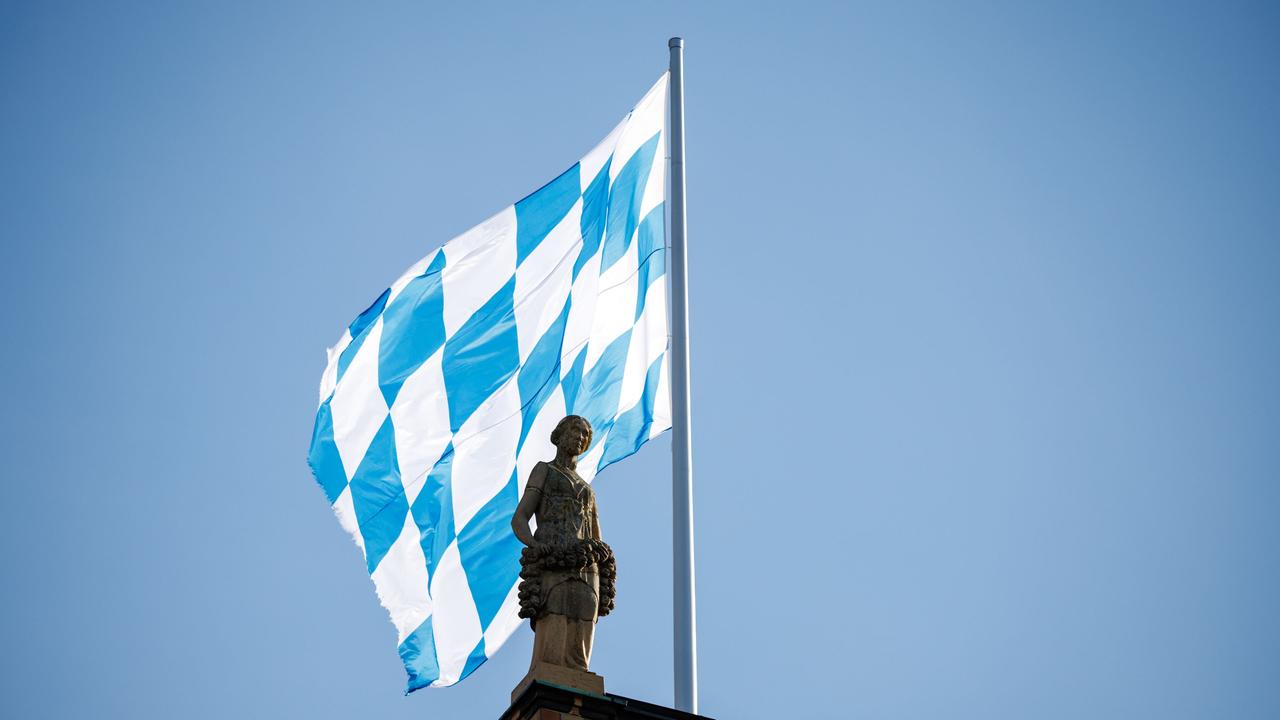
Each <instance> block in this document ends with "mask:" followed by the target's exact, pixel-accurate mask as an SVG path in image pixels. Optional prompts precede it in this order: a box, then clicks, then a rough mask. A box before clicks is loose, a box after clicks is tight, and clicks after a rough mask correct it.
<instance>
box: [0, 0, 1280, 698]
mask: <svg viewBox="0 0 1280 720" xmlns="http://www.w3.org/2000/svg"><path fill="white" fill-rule="evenodd" d="M671 35H683V36H684V37H685V38H686V40H687V73H688V75H687V106H688V188H689V255H690V259H689V263H690V273H691V288H690V295H691V327H692V333H693V347H692V351H693V395H694V409H695V419H694V435H695V462H696V474H697V481H696V482H697V490H696V503H697V508H696V509H697V521H698V528H697V532H698V535H697V541H698V563H699V575H698V582H699V586H698V589H699V600H700V610H701V614H700V617H699V622H700V625H699V627H700V638H699V639H700V660H701V662H700V670H701V679H702V682H701V695H702V710H703V711H704V712H705V713H706V714H708V715H711V716H715V717H720V718H766V717H775V716H778V715H786V716H795V717H867V718H903V719H906V718H921V719H924V718H937V717H951V718H983V719H989V718H1024V717H1038V718H1079V717H1093V718H1134V717H1163V718H1221V717H1232V718H1263V717H1274V716H1276V715H1277V714H1280V685H1278V684H1277V683H1276V682H1275V679H1276V677H1278V676H1280V616H1278V615H1277V613H1276V612H1275V609H1276V608H1277V607H1280V582H1278V581H1277V575H1276V567H1277V566H1278V561H1280V557H1277V556H1278V555H1280V525H1277V523H1276V520H1275V518H1276V516H1277V511H1280V482H1278V481H1280V444H1278V443H1277V427H1280V376H1278V375H1277V372H1276V368H1277V367H1280V317H1278V316H1280V312H1278V310H1280V203H1278V202H1277V201H1276V198H1277V195H1276V189H1277V187H1280V134H1278V133H1277V132H1276V128H1277V127H1280V82H1277V74H1278V71H1280V14H1278V13H1277V12H1276V10H1275V9H1274V7H1272V6H1269V5H1268V4H1265V3H1237V2H1226V3H1200V4H1194V3H1123V4H1119V3H1097V4H1088V3H1061V4H1048V3H1038V4H1035V6H1034V7H1029V6H1027V5H1025V4H1015V3H1008V4H1005V3H972V4H964V5H963V6H962V5H961V4H956V3H938V4H916V3H884V4H879V5H861V4H859V5H853V4H845V3H832V4H821V3H814V4H796V5H790V6H784V5H782V4H744V3H710V2H708V3H649V4H643V5H640V4H625V5H624V4H612V3H609V4H605V3H587V2H578V3H558V2H557V3H538V4H514V3H512V4H498V3H494V4H489V3H467V4H456V5H453V6H444V5H429V4H423V3H384V4H379V5H377V6H366V7H361V6H357V5H353V4H342V3H331V4H323V3H322V4H311V3H306V4H304V3H297V4H289V3H277V4H271V5H270V7H267V4H266V3H239V4H237V3H229V2H219V3H213V2H210V3H195V4H189V3H162V4H152V5H151V6H145V5H141V4H137V5H134V4H126V3H83V4H67V3H58V2H48V3H39V4H30V5H25V6H22V5H18V4H14V3H6V4H4V5H3V7H0V218H3V223H0V232H2V233H3V241H4V242H3V248H4V253H5V267H6V270H7V272H6V273H5V279H4V283H3V286H2V287H0V293H2V297H3V301H4V307H5V308H6V310H7V313H6V317H7V320H8V323H9V331H8V333H7V334H6V336H7V340H8V342H7V352H5V353H4V354H3V357H2V359H0V363H2V369H3V377H5V378H8V380H9V384H8V387H7V389H6V402H5V403H4V404H3V410H0V423H2V425H0V427H2V429H3V432H4V435H5V438H6V441H5V444H4V446H5V455H6V459H7V473H6V475H7V483H6V492H5V497H6V499H7V500H8V504H7V510H8V511H7V512H6V513H5V518H6V520H5V522H3V523H0V540H3V542H4V546H5V547H6V548H8V552H7V553H5V554H4V555H3V559H0V563H2V564H3V565H2V567H3V571H4V577H5V582H4V589H3V594H2V595H0V598H2V603H3V606H2V607H0V610H2V611H3V612H0V632H2V634H0V638H3V647H4V651H3V653H2V654H0V663H2V665H0V689H2V690H3V692H0V709H3V714H4V715H6V716H8V717H24V718H26V717H31V718H40V717H70V716H87V717H128V718H148V717H172V716H174V715H179V714H180V715H182V716H184V717H190V718H221V717H230V716H238V717H264V718H265V717H310V718H330V717H332V718H349V717H354V716H360V717H378V718H397V717H405V718H408V717H415V718H422V717H430V718H473V717H474V718H492V717H496V716H497V715H498V714H499V713H500V712H501V711H502V710H503V709H504V708H505V706H506V698H507V694H508V692H509V691H510V689H511V688H512V687H513V686H514V685H515V683H516V682H517V681H518V680H519V679H520V677H521V676H522V675H523V671H524V667H525V665H526V663H527V661H528V653H529V648H530V644H531V643H530V635H529V633H528V632H527V631H521V632H520V633H518V634H517V635H516V637H515V638H514V639H513V640H512V641H511V642H510V643H509V644H508V645H507V647H506V648H505V649H504V651H503V652H502V653H501V654H500V655H499V656H498V657H497V658H495V659H494V660H492V661H490V662H489V663H488V664H486V665H485V666H484V667H482V668H481V669H480V670H478V671H477V672H476V673H475V674H474V675H473V676H472V677H471V678H469V679H468V680H466V681H464V682H463V683H462V684H460V685H459V686H457V687H455V688H451V689H447V690H431V691H423V692H420V693H417V694H415V695H413V696H411V697H408V698H405V697H402V696H401V689H402V687H403V684H404V676H403V671H402V669H401V667H400V662H399V658H398V657H397V655H396V652H395V632H394V629H393V628H392V627H391V625H390V623H389V622H388V621H387V618H386V615H385V613H384V611H383V610H382V609H381V608H380V607H379V606H378V603H377V599H376V598H375V596H374V593H373V591H372V585H371V584H370V582H369V580H368V577H367V575H366V572H365V569H364V565H363V563H362V562H361V559H360V556H359V551H358V550H357V549H356V548H355V546H354V545H353V544H352V543H351V541H350V539H349V538H347V537H346V535H345V534H344V533H343V532H342V530H341V529H340V528H339V526H338V524H337V522H336V521H335V520H334V518H333V516H332V513H331V512H330V510H329V508H328V507H327V503H326V502H325V500H324V496H323V493H322V492H321V491H320V490H319V488H318V487H316V486H315V484H314V483H313V481H312V480H311V478H310V474H309V472H308V469H307V467H306V463H305V455H306V448H307V444H308V440H309V435H310V431H311V422H312V417H313V413H314V410H315V403H316V387H317V384H318V381H319V376H320V372H321V370H322V369H323V365H324V348H325V347H326V346H328V345H330V344H332V343H333V342H334V341H335V340H336V339H337V337H338V336H339V334H340V333H341V330H342V328H343V327H344V326H345V325H346V323H347V322H349V321H350V320H351V318H352V317H353V316H354V315H355V314H356V313H358V312H359V311H360V310H361V309H363V308H364V307H365V306H366V305H368V303H369V302H370V301H371V300H373V299H374V298H375V297H376V296H377V295H378V293H379V292H381V290H382V289H383V288H384V287H385V286H386V284H387V283H388V282H389V281H391V280H392V279H394V278H395V277H396V276H397V275H398V274H399V273H400V271H402V270H403V269H404V268H405V267H406V266H408V265H409V264H410V263H411V262H412V261H414V260H416V259H417V258H419V257H421V256H423V255H425V254H426V253H427V252H428V251H430V250H431V249H433V248H435V247H437V246H438V245H439V244H441V243H443V242H444V241H445V240H447V239H449V238H450V237H452V236H454V235H456V234H457V233H459V232H460V231H462V230H464V229H466V228H468V227H470V226H471V225H473V224H475V223H476V222H478V221H479V220H481V219H483V218H485V217H487V216H488V215H490V214H491V213H493V212H494V211H496V210H497V209H499V208H501V207H503V206H505V205H507V204H510V203H511V202H513V201H515V200H516V199H518V198H520V197H522V196H523V195H525V194H527V193H528V192H529V191H531V190H533V189H535V188H537V187H538V186H539V185H541V184H542V183H543V182H545V181H546V180H548V179H550V178H552V177H554V176H555V175H556V174H558V173H559V172H560V171H562V170H563V169H564V168H565V167H567V166H568V165H570V164H572V163H573V162H574V161H575V160H576V159H577V158H578V157H580V155H581V154H582V153H583V152H584V151H585V150H587V149H589V148H590V147H592V146H593V145H594V144H595V143H596V142H597V141H598V140H599V139H600V138H601V137H603V135H604V134H605V133H606V132H607V131H608V130H609V129H610V128H612V127H613V125H614V124H615V123H616V122H617V121H618V119H619V118H620V117H621V116H622V115H623V114H624V113H625V112H626V111H627V109H628V108H630V107H631V104H632V103H633V102H634V101H635V100H636V99H638V98H639V97H640V95H641V94H642V93H643V92H644V91H645V90H646V89H647V88H648V87H649V86H650V85H651V84H652V82H653V81H654V80H655V79H656V78H657V76H658V75H659V74H660V73H661V72H662V71H663V70H664V69H665V67H666V61H667V53H666V39H667V38H668V37H669V36H671ZM669 450H670V445H669V441H668V439H667V438H662V439H660V440H658V441H655V442H653V443H651V444H650V445H648V446H646V448H645V449H644V450H642V451H641V452H640V453H639V454H637V455H636V456H635V457H633V458H631V459H630V460H628V461H626V462H624V463H621V464H619V465H616V466H614V467H612V468H610V469H608V470H607V471H606V472H604V473H602V474H601V476H600V477H599V478H598V480H597V483H596V486H597V491H598V493H599V498H600V505H601V513H602V524H603V527H604V530H605V534H606V537H607V539H608V540H609V541H610V542H611V544H613V546H614V548H615V550H616V551H617V554H618V558H619V566H620V568H619V573H620V589H619V593H620V594H619V604H618V609H617V611H615V613H614V614H613V615H611V616H609V617H608V618H606V619H604V620H603V621H602V622H601V624H600V627H599V630H598V633H597V640H598V642H597V652H596V655H595V657H594V659H593V668H594V669H595V670H597V671H598V672H600V673H602V674H603V675H604V676H605V678H606V683H607V686H608V688H609V689H610V690H611V691H613V692H617V693H620V694H624V695H629V696H633V697H638V698H643V699H647V700H651V701H657V702H669V701H670V697H671V668H670V650H671V646H670V630H669V629H670V621H671V613H670V510H669V504H670V500H669V498H670V488H669V482H670V479H669Z"/></svg>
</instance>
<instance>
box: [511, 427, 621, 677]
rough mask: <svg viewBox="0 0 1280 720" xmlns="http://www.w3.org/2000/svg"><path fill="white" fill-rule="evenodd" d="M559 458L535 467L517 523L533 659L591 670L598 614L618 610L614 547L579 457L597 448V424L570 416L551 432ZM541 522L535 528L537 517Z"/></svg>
mask: <svg viewBox="0 0 1280 720" xmlns="http://www.w3.org/2000/svg"><path fill="white" fill-rule="evenodd" d="M551 443H552V444H553V445H555V446H556V457H555V459H554V460H552V461H551V462H540V463H538V464H537V465H536V466H534V468H533V471H532V472H530V473H529V482H528V484H527V485H525V489H524V496H523V497H522V498H520V504H519V505H517V506H516V511H515V514H514V515H513V516H512V518H511V527H512V529H514V530H515V533H516V537H517V538H519V539H520V542H522V543H524V544H525V545H526V546H527V547H526V548H525V549H524V551H523V553H522V554H521V558H520V565H521V570H520V578H521V580H520V590H519V593H520V617H525V618H529V624H530V625H531V626H532V627H533V632H534V640H533V663H532V665H534V666H536V665H537V664H538V663H548V664H551V665H556V666H559V667H563V668H570V669H573V670H579V671H583V672H586V671H587V663H588V662H590V660H591V641H592V638H593V636H594V634H595V623H596V619H597V618H599V617H600V616H602V615H607V614H608V613H609V611H610V610H612V609H613V597H614V580H615V578H616V577H617V572H616V568H615V565H614V560H613V551H612V550H610V549H609V546H608V545H606V544H605V543H604V542H603V541H602V540H601V539H600V515H599V513H598V512H597V511H596V496H595V493H594V492H593V491H592V490H591V486H590V485H588V484H587V483H586V481H584V480H583V479H582V478H581V477H578V473H577V472H576V468H577V463H576V462H575V459H576V458H577V457H578V456H579V455H581V454H582V453H584V452H586V451H587V448H588V447H590V446H591V424H590V423H589V422H587V421H586V419H585V418H581V417H579V416H577V415H570V416H568V417H566V418H565V419H563V420H561V421H560V422H559V424H557V425H556V428H555V430H553V431H552V432H551ZM530 518H534V519H536V520H537V523H538V530H537V532H532V533H531V532H529V519H530Z"/></svg>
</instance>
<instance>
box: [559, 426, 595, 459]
mask: <svg viewBox="0 0 1280 720" xmlns="http://www.w3.org/2000/svg"><path fill="white" fill-rule="evenodd" d="M589 442H591V430H590V429H589V428H587V427H586V424H585V423H580V422H571V423H569V424H568V425H567V426H566V427H565V428H564V429H563V430H562V431H561V432H560V443H559V448H560V449H561V450H563V451H564V452H565V453H567V454H569V455H573V456H575V457H576V456H578V455H581V454H582V453H584V452H586V451H587V443H589Z"/></svg>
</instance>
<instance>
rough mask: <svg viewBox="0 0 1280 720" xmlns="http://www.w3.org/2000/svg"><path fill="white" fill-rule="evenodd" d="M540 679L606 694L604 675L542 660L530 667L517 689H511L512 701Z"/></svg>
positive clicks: (549, 682)
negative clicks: (542, 661)
mask: <svg viewBox="0 0 1280 720" xmlns="http://www.w3.org/2000/svg"><path fill="white" fill-rule="evenodd" d="M538 680H541V681H542V682H544V683H547V684H548V685H556V686H558V687H562V688H568V689H570V690H577V691H579V692H585V693H591V694H593V695H604V678H603V677H600V676H599V675H597V674H595V673H593V672H589V671H586V670H574V669H572V668H567V667H560V666H559V665H551V664H548V663H541V662H540V663H534V664H533V667H531V668H529V674H528V675H525V676H524V679H523V680H521V681H520V682H519V683H518V684H517V685H516V689H515V690H512V691H511V702H513V703H514V702H515V701H516V698H518V697H520V695H521V693H523V692H524V691H525V689H526V688H528V687H529V686H530V685H532V684H533V683H534V682H535V681H538Z"/></svg>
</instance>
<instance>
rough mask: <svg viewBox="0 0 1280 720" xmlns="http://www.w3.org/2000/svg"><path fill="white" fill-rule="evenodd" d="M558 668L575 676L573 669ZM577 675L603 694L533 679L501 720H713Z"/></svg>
mask: <svg viewBox="0 0 1280 720" xmlns="http://www.w3.org/2000/svg"><path fill="white" fill-rule="evenodd" d="M558 669H559V670H564V671H565V672H570V673H574V671H573V670H566V669H565V668H558ZM531 674H532V673H531ZM574 674H578V675H589V676H591V677H594V678H596V679H597V681H598V682H599V683H600V685H599V687H600V688H601V690H600V692H590V691H588V692H583V691H581V690H576V689H573V688H569V687H566V686H564V685H561V684H558V683H554V682H548V681H546V680H542V679H540V678H534V679H532V680H530V679H529V678H528V677H526V678H525V679H524V680H522V681H520V685H518V686H517V687H516V692H515V693H513V696H512V700H511V707H509V708H507V711H506V712H504V713H502V717H501V719H500V720H582V718H590V719H592V720H710V718H707V717H706V716H703V715H694V714H693V713H687V712H683V711H681V710H673V709H671V708H667V707H662V706H661V705H654V704H653V703H647V702H644V701H641V700H632V699H631V698H625V697H622V696H620V695H607V694H604V692H603V689H604V681H603V680H602V679H600V676H599V675H596V674H594V673H574Z"/></svg>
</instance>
